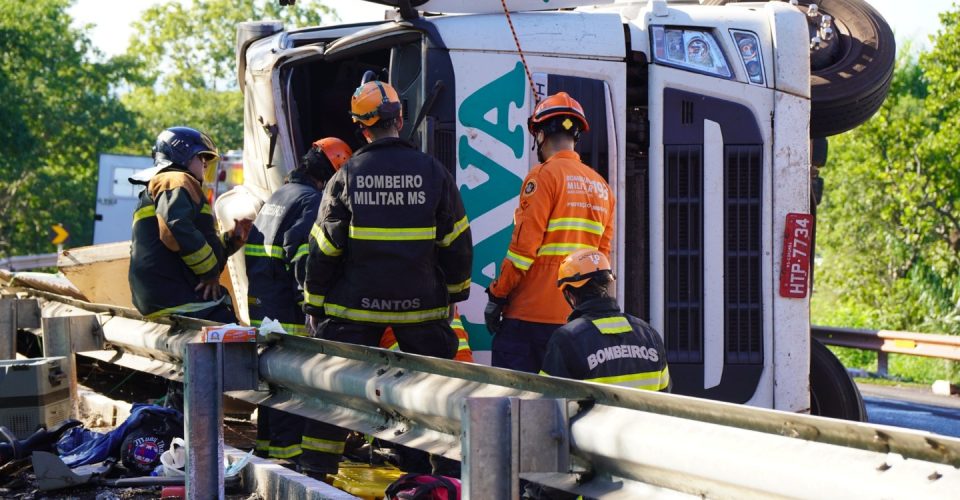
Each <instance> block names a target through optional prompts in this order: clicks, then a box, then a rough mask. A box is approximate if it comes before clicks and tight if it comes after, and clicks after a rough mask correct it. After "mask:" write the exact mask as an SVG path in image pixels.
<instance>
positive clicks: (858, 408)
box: [810, 339, 867, 422]
mask: <svg viewBox="0 0 960 500" xmlns="http://www.w3.org/2000/svg"><path fill="white" fill-rule="evenodd" d="M810 413H811V414H813V415H819V416H821V417H831V418H841V419H844V420H854V421H857V422H866V421H867V409H866V407H864V405H863V398H862V397H861V396H860V390H859V389H857V385H856V384H855V383H853V379H851V378H850V375H849V374H848V373H847V370H846V368H844V367H843V365H842V364H840V360H839V359H837V357H836V356H834V355H833V353H832V352H830V350H829V349H827V347H826V346H824V345H823V344H821V343H820V342H818V341H816V340H814V339H810Z"/></svg>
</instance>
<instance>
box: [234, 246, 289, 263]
mask: <svg viewBox="0 0 960 500" xmlns="http://www.w3.org/2000/svg"><path fill="white" fill-rule="evenodd" d="M283 253H284V252H283V247H278V246H276V245H254V244H252V243H247V244H246V245H244V246H243V254H244V255H249V256H251V257H273V258H274V259H282V258H283Z"/></svg>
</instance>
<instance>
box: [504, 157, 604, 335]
mask: <svg viewBox="0 0 960 500" xmlns="http://www.w3.org/2000/svg"><path fill="white" fill-rule="evenodd" d="M614 206H615V201H614V197H613V193H612V192H611V190H610V187H609V186H608V185H607V182H606V181H605V180H604V179H603V177H601V176H600V174H598V173H597V172H595V171H594V170H593V169H591V168H590V167H588V166H586V165H584V164H583V163H581V162H580V155H578V154H577V153H576V152H574V151H560V152H558V153H557V154H555V155H553V156H552V157H550V159H548V160H547V161H545V162H543V163H541V164H540V165H537V166H536V167H534V168H533V169H532V170H531V171H530V173H529V174H527V177H526V179H524V181H523V187H522V188H521V191H520V205H519V206H518V207H517V209H516V211H515V212H514V216H513V224H514V227H513V236H512V237H511V240H510V246H509V248H508V249H507V255H506V258H505V259H504V260H503V263H502V264H501V266H500V276H499V277H498V278H497V279H496V280H495V281H494V282H493V283H492V284H491V285H490V291H491V292H492V293H493V295H495V296H497V297H501V298H507V299H508V301H509V302H508V303H507V305H506V307H504V310H503V315H504V317H506V318H514V319H520V320H524V321H530V322H535V323H548V324H557V325H562V324H564V323H566V320H567V316H568V315H569V314H570V306H568V305H567V302H566V301H565V300H564V299H563V295H562V294H561V293H560V290H559V289H557V269H558V268H559V267H560V262H561V261H562V260H563V258H564V257H566V256H567V255H569V254H571V253H573V252H575V251H577V250H581V249H585V248H594V249H599V250H600V252H602V253H603V254H604V255H607V256H609V255H610V242H611V240H612V238H613V225H614V211H615V209H614Z"/></svg>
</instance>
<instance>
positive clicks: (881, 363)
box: [877, 351, 890, 376]
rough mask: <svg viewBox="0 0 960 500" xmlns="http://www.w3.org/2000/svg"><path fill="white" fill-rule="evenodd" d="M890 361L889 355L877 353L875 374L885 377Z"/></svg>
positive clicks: (881, 352)
mask: <svg viewBox="0 0 960 500" xmlns="http://www.w3.org/2000/svg"><path fill="white" fill-rule="evenodd" d="M889 361H890V355H889V354H887V353H885V352H883V351H877V373H879V374H880V375H883V376H887V367H888V363H889Z"/></svg>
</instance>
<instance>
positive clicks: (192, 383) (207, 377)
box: [183, 343, 223, 499]
mask: <svg viewBox="0 0 960 500" xmlns="http://www.w3.org/2000/svg"><path fill="white" fill-rule="evenodd" d="M218 347H219V346H218V345H217V344H203V343H191V344H188V345H187V359H186V362H185V365H186V366H185V368H186V369H185V370H184V371H185V372H186V373H185V374H184V376H185V380H184V383H183V392H184V396H185V397H186V403H185V406H186V411H185V416H186V419H185V422H184V425H185V426H186V430H187V432H186V440H187V466H186V469H187V478H186V483H187V498H203V499H209V498H219V499H222V498H223V425H222V422H223V376H222V373H223V372H222V362H223V353H222V351H221V350H220V349H218Z"/></svg>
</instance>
